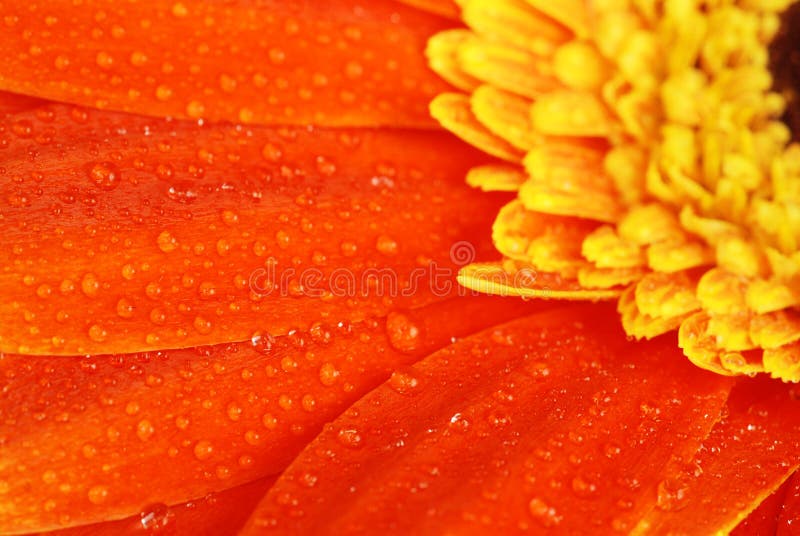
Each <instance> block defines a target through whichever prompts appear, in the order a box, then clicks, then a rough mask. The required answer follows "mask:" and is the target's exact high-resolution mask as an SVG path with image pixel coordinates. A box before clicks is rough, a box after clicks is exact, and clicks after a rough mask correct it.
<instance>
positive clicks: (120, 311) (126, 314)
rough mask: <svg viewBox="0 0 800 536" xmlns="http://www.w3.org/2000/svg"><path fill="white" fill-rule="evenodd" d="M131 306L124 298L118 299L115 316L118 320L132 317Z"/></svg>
mask: <svg viewBox="0 0 800 536" xmlns="http://www.w3.org/2000/svg"><path fill="white" fill-rule="evenodd" d="M133 309H134V307H133V304H132V303H131V302H130V301H128V300H126V299H125V298H120V300H119V301H118V302H117V315H119V317H120V318H131V317H132V316H133Z"/></svg>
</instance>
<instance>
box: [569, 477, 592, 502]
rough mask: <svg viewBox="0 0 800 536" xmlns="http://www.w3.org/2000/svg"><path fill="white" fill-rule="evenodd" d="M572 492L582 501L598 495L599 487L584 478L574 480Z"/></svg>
mask: <svg viewBox="0 0 800 536" xmlns="http://www.w3.org/2000/svg"><path fill="white" fill-rule="evenodd" d="M572 491H573V492H575V495H577V496H578V497H580V498H582V499H588V498H590V497H592V496H594V495H595V494H596V493H597V485H595V484H594V483H593V482H590V481H588V480H586V479H585V478H582V477H579V476H577V477H575V478H573V479H572Z"/></svg>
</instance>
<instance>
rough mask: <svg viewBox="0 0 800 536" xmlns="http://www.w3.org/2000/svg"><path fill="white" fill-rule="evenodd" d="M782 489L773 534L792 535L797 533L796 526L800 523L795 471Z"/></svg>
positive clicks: (798, 484) (799, 482) (799, 494)
mask: <svg viewBox="0 0 800 536" xmlns="http://www.w3.org/2000/svg"><path fill="white" fill-rule="evenodd" d="M783 491H784V494H783V496H782V497H781V503H780V508H779V509H778V510H777V513H778V516H777V527H776V531H775V532H774V534H776V535H777V536H793V535H795V534H797V527H798V525H800V476H798V474H797V473H795V474H794V475H793V476H792V477H791V478H790V479H789V480H787V481H786V484H784V485H783ZM763 534H772V533H766V532H764V533H763Z"/></svg>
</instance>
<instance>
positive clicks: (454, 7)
mask: <svg viewBox="0 0 800 536" xmlns="http://www.w3.org/2000/svg"><path fill="white" fill-rule="evenodd" d="M398 1H399V2H402V3H403V4H408V5H410V6H414V7H415V8H417V9H422V10H425V11H428V12H430V13H436V14H438V15H442V16H443V17H449V18H451V19H457V18H458V15H459V13H460V12H461V10H460V9H459V8H458V4H456V2H455V0H398Z"/></svg>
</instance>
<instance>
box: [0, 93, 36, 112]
mask: <svg viewBox="0 0 800 536" xmlns="http://www.w3.org/2000/svg"><path fill="white" fill-rule="evenodd" d="M43 102H44V101H42V100H41V99H37V98H35V97H28V96H27V95H17V94H16V93H8V92H6V91H0V115H5V114H11V113H16V112H21V111H23V110H27V109H29V108H34V107H36V106H41V105H42V103H43Z"/></svg>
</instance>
